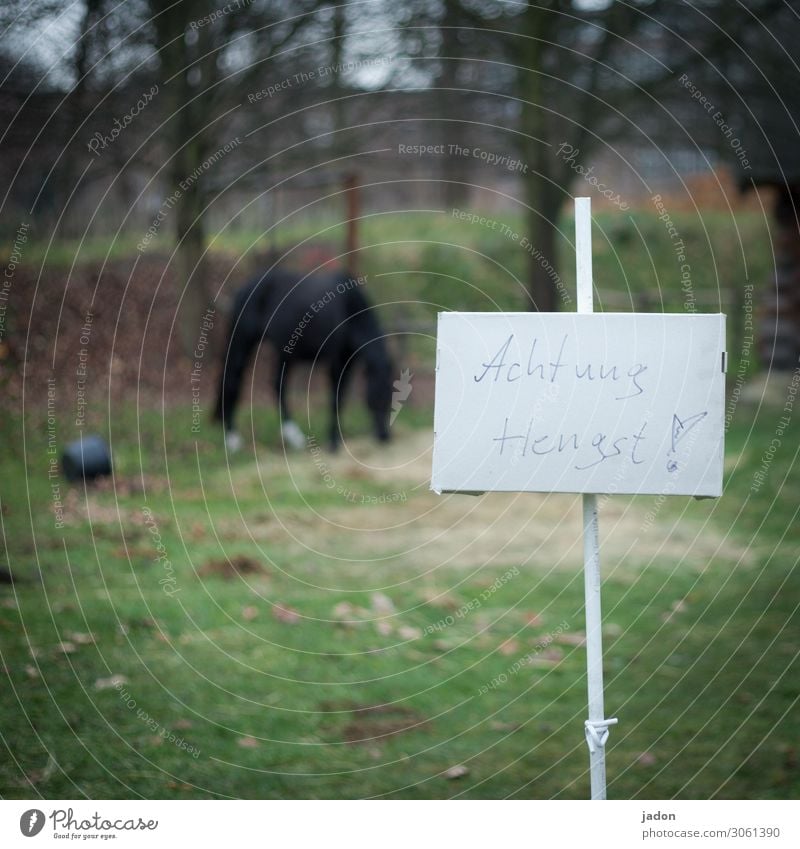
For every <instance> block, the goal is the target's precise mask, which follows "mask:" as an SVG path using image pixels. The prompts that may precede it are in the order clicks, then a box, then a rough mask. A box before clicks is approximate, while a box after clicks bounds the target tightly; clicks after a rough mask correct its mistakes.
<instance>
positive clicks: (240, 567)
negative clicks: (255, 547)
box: [197, 554, 267, 579]
mask: <svg viewBox="0 0 800 849" xmlns="http://www.w3.org/2000/svg"><path fill="white" fill-rule="evenodd" d="M266 571H267V570H266V569H265V568H264V566H263V565H262V564H261V563H259V562H258V560H255V559H254V558H252V557H247V555H245V554H239V555H236V556H234V557H231V558H227V557H223V558H221V559H219V560H207V561H206V562H205V563H204V564H203V565H202V566H201V567H200V568H199V569H198V570H197V574H198V575H200V576H201V577H203V578H208V577H216V578H226V579H230V578H238V577H239V576H241V575H263V574H265V573H266Z"/></svg>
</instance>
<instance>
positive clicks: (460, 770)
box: [444, 764, 469, 781]
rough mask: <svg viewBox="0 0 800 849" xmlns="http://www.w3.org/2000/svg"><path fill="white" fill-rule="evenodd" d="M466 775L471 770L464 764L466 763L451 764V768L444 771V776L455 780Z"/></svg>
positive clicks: (449, 779)
mask: <svg viewBox="0 0 800 849" xmlns="http://www.w3.org/2000/svg"><path fill="white" fill-rule="evenodd" d="M465 775H469V770H468V769H467V767H465V766H464V764H456V765H455V766H451V767H450V769H448V770H445V773H444V777H445V778H446V779H447V780H448V781H455V780H456V779H458V778H464V776H465Z"/></svg>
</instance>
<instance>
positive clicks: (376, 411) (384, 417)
mask: <svg viewBox="0 0 800 849" xmlns="http://www.w3.org/2000/svg"><path fill="white" fill-rule="evenodd" d="M362 357H363V360H364V365H365V367H366V371H367V407H368V408H369V411H370V413H371V414H372V423H373V427H374V429H375V438H376V439H378V440H379V441H380V442H388V441H389V438H390V436H389V416H390V415H391V410H392V361H391V359H390V358H389V353H388V351H387V350H386V343H385V342H384V340H383V339H382V338H377V339H374V340H373V341H372V342H370V343H369V344H368V345H366V346H364V350H363V352H362Z"/></svg>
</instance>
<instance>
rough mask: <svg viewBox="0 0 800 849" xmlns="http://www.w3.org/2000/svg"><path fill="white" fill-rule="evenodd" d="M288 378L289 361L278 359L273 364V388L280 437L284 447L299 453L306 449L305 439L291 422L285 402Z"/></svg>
mask: <svg viewBox="0 0 800 849" xmlns="http://www.w3.org/2000/svg"><path fill="white" fill-rule="evenodd" d="M288 377H289V361H288V360H284V359H281V358H280V357H279V358H278V361H277V363H276V364H275V382H274V386H275V396H276V398H277V401H278V410H279V411H280V417H281V435H282V436H283V441H284V443H285V444H286V445H288V446H289V447H290V448H294V449H295V450H296V451H299V450H300V449H301V448H305V447H306V437H305V434H304V433H303V431H302V430H300V428H299V427H298V426H297V424H296V423H295V422H294V421H293V419H292V415H291V413H290V412H289V405H288V404H287V402H286V392H285V391H284V390H285V388H286V383H287V379H288Z"/></svg>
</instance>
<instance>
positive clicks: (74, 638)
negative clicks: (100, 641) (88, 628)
mask: <svg viewBox="0 0 800 849" xmlns="http://www.w3.org/2000/svg"><path fill="white" fill-rule="evenodd" d="M64 636H65V637H66V638H67V639H68V640H70V641H71V642H73V643H77V644H78V645H79V646H88V645H90V644H91V643H94V642H95V637H94V634H82V633H80V632H78V631H67V632H66V633H65V634H64Z"/></svg>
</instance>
